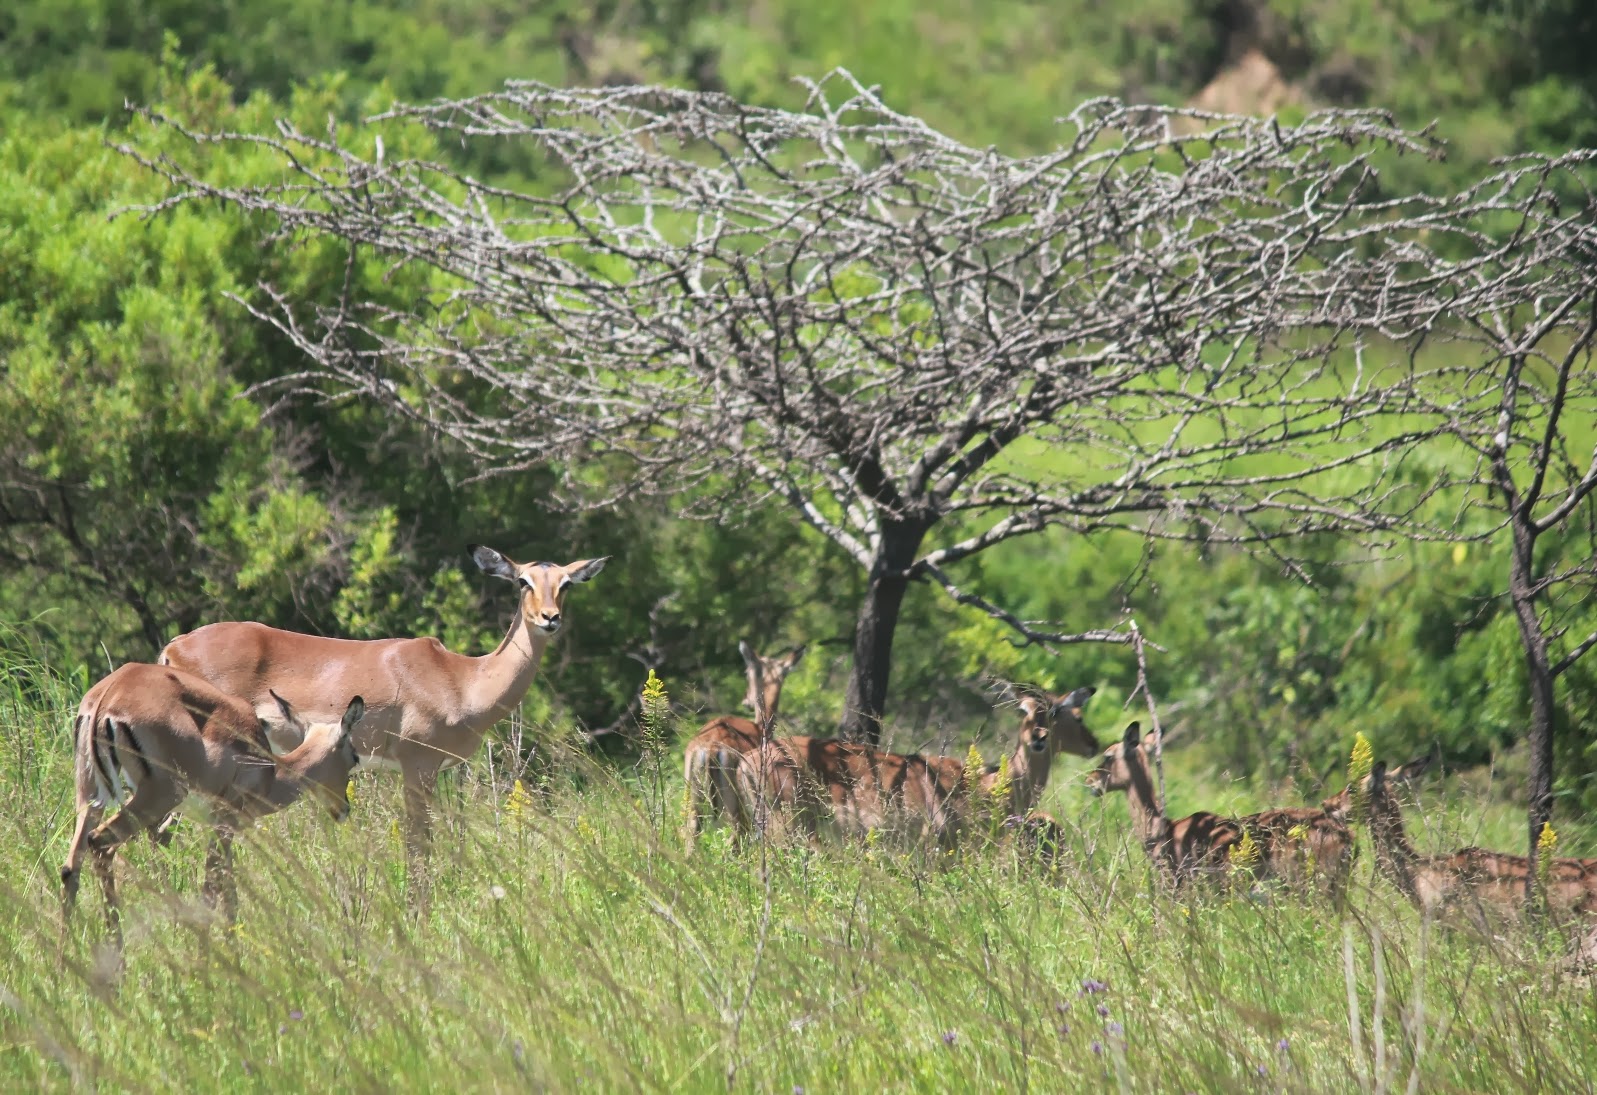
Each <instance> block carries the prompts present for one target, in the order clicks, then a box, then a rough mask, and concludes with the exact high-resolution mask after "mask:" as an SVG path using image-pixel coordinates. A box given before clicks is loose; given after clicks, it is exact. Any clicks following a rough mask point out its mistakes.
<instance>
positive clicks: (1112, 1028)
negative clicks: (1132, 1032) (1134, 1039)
mask: <svg viewBox="0 0 1597 1095" xmlns="http://www.w3.org/2000/svg"><path fill="white" fill-rule="evenodd" d="M1104 1030H1105V1031H1107V1032H1108V1033H1110V1034H1113V1035H1114V1036H1115V1037H1116V1038H1118V1037H1120V1036H1121V1035H1122V1034H1124V1033H1125V1032H1126V1028H1125V1027H1123V1026H1121V1025H1120V1024H1119V1023H1105V1024H1104Z"/></svg>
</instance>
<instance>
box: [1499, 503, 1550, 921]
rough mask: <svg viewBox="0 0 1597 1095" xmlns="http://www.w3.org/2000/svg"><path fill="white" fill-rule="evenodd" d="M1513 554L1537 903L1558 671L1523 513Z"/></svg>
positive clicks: (1529, 890)
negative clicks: (1539, 608) (1526, 697)
mask: <svg viewBox="0 0 1597 1095" xmlns="http://www.w3.org/2000/svg"><path fill="white" fill-rule="evenodd" d="M1510 521H1511V522H1512V525H1513V534H1514V550H1513V559H1512V562H1511V564H1510V567H1511V569H1510V573H1509V583H1508V593H1509V597H1510V598H1511V599H1512V601H1513V604H1514V619H1515V620H1516V622H1518V624H1519V638H1520V643H1521V645H1522V646H1523V648H1524V652H1525V672H1526V676H1527V679H1528V681H1529V684H1530V734H1529V736H1528V740H1527V742H1526V746H1527V748H1528V749H1529V750H1530V775H1529V784H1530V786H1529V794H1528V796H1527V798H1528V799H1529V801H1528V803H1527V815H1528V821H1529V827H1530V852H1529V855H1530V863H1531V870H1530V872H1529V873H1528V874H1527V876H1526V879H1525V887H1526V896H1527V897H1534V895H1535V887H1536V881H1535V879H1536V870H1535V868H1536V843H1537V841H1538V840H1539V839H1540V837H1541V834H1542V826H1544V825H1546V824H1547V822H1549V821H1550V820H1552V816H1553V670H1552V665H1551V663H1550V662H1549V661H1548V655H1547V632H1546V630H1545V629H1544V628H1543V627H1542V620H1541V616H1539V615H1538V614H1537V612H1536V596H1535V592H1534V590H1535V584H1534V583H1535V577H1536V576H1535V548H1536V533H1535V531H1534V530H1533V529H1531V528H1530V527H1529V523H1528V521H1527V520H1525V519H1524V518H1523V517H1522V516H1521V515H1520V514H1518V513H1511V515H1510Z"/></svg>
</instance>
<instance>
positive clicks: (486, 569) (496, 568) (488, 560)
mask: <svg viewBox="0 0 1597 1095" xmlns="http://www.w3.org/2000/svg"><path fill="white" fill-rule="evenodd" d="M466 550H467V551H469V552H471V561H472V562H474V563H476V564H477V569H478V570H480V571H482V572H483V573H484V574H491V575H493V576H494V577H495V578H503V579H504V580H505V581H507V582H513V581H515V580H516V564H515V563H512V562H511V561H510V560H509V559H506V558H505V557H504V556H503V555H501V554H499V553H498V552H497V551H495V550H494V549H493V548H491V547H483V546H482V545H481V544H467V545H466Z"/></svg>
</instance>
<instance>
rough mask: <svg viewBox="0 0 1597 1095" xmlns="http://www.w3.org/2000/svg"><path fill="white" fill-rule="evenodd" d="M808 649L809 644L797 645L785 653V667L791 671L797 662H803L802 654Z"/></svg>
mask: <svg viewBox="0 0 1597 1095" xmlns="http://www.w3.org/2000/svg"><path fill="white" fill-rule="evenodd" d="M809 648H810V644H809V643H799V644H798V645H797V646H795V647H794V648H793V649H792V650H789V651H788V652H787V667H788V668H789V669H792V668H793V667H794V666H795V665H797V664H798V663H799V662H801V661H803V660H804V652H805V651H806V650H808V649H809Z"/></svg>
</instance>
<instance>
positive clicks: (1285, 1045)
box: [1275, 1038, 1292, 1053]
mask: <svg viewBox="0 0 1597 1095" xmlns="http://www.w3.org/2000/svg"><path fill="white" fill-rule="evenodd" d="M1275 1048H1276V1049H1278V1050H1280V1051H1281V1052H1282V1053H1285V1052H1286V1051H1287V1050H1289V1049H1291V1048H1292V1043H1291V1042H1288V1041H1287V1040H1286V1039H1285V1038H1282V1039H1281V1040H1280V1041H1279V1042H1277V1043H1276V1044H1275Z"/></svg>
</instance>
